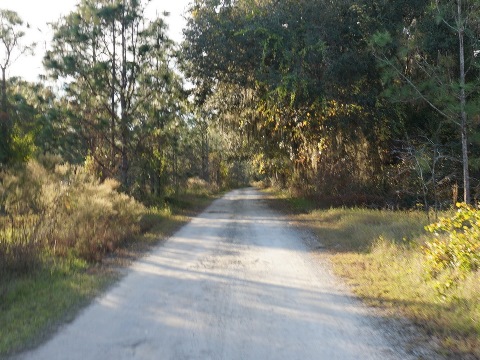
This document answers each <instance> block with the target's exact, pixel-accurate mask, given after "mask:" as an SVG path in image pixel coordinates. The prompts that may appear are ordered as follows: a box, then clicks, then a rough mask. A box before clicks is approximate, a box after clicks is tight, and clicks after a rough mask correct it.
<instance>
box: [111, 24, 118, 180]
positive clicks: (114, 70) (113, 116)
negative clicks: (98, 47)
mask: <svg viewBox="0 0 480 360" xmlns="http://www.w3.org/2000/svg"><path fill="white" fill-rule="evenodd" d="M115 30H116V29H115V18H114V19H113V21H112V45H113V55H112V90H111V94H110V97H111V99H110V101H111V105H110V106H111V110H110V111H111V119H110V142H111V144H110V146H111V147H112V148H111V154H110V158H111V159H110V161H111V165H110V166H111V171H112V173H114V172H115V122H116V113H115V80H116V79H117V64H116V60H117V59H116V58H117V55H116V54H117V46H116V39H115Z"/></svg>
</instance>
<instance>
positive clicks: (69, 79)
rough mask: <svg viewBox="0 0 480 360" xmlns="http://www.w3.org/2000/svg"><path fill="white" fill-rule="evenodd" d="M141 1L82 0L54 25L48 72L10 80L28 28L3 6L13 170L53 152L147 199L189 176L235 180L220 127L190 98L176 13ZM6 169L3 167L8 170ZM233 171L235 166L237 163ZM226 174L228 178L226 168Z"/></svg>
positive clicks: (6, 138)
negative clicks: (150, 14)
mask: <svg viewBox="0 0 480 360" xmlns="http://www.w3.org/2000/svg"><path fill="white" fill-rule="evenodd" d="M146 5H147V2H144V1H140V0H118V1H111V0H81V1H79V2H78V4H77V6H76V8H75V10H74V11H72V12H71V13H69V14H67V15H66V16H64V17H61V18H60V19H58V21H56V22H55V23H54V24H52V28H53V33H54V34H53V38H52V39H51V45H50V49H49V50H48V51H47V52H46V53H45V54H44V59H43V64H44V67H45V69H46V72H47V77H46V78H40V80H39V81H38V82H36V83H32V82H27V81H25V80H22V79H21V78H16V77H12V78H7V77H6V74H7V73H8V70H9V68H10V67H11V65H12V64H13V63H14V61H15V60H16V59H17V58H18V57H19V56H27V55H28V54H25V53H26V52H27V51H35V48H34V46H33V45H32V46H30V45H29V46H25V45H23V43H24V39H25V34H26V33H27V32H28V31H29V28H28V26H27V25H26V24H25V23H24V22H23V20H22V19H21V17H20V16H19V15H18V14H17V13H16V12H13V11H10V10H1V12H0V38H1V40H2V41H1V43H0V48H1V53H2V54H5V56H4V57H3V58H2V59H0V68H1V70H2V75H3V77H2V86H1V126H0V131H1V134H0V136H1V139H2V141H1V148H0V163H1V167H2V168H3V169H4V170H6V169H10V168H15V167H18V166H21V165H22V164H24V163H25V162H26V161H28V160H29V159H32V158H37V157H39V156H44V155H46V154H51V155H56V156H59V157H60V158H61V159H63V161H65V162H68V163H71V164H81V165H85V166H86V167H87V168H88V169H89V171H90V172H91V173H92V174H93V175H95V176H96V177H97V178H98V179H100V180H101V181H102V180H105V179H107V178H113V179H116V180H118V181H119V182H120V183H121V189H122V190H123V191H124V192H127V193H128V194H130V195H133V196H134V197H136V198H137V199H139V200H142V201H146V202H151V203H155V202H158V201H162V199H163V198H164V197H165V196H169V194H174V193H177V192H178V191H179V190H181V189H182V188H183V187H185V185H186V182H187V180H188V179H189V178H193V177H200V178H203V179H205V180H207V181H208V180H209V179H210V178H211V179H213V180H214V182H215V183H216V185H218V186H225V185H226V183H227V181H228V179H227V174H226V172H225V171H223V172H224V173H223V174H222V168H225V167H226V168H227V170H228V165H226V164H225V163H223V162H218V161H216V158H219V156H218V154H219V153H221V141H220V140H219V139H218V137H219V136H218V135H215V134H209V131H210V130H209V129H208V126H206V118H205V117H202V116H200V115H199V114H200V112H198V111H197V110H196V109H195V107H194V105H193V103H192V102H191V101H190V99H189V91H188V89H187V87H186V86H185V80H184V79H183V77H182V75H181V73H180V71H179V70H178V64H179V62H180V61H181V59H180V56H179V49H178V45H177V44H175V43H174V42H173V41H172V40H171V39H169V37H168V36H167V33H166V31H167V22H166V21H167V20H166V19H167V18H168V14H166V13H164V14H161V15H157V16H156V17H155V18H153V19H151V18H147V16H146V14H145V9H146ZM0 170H1V169H0ZM227 172H228V171H227ZM219 174H220V175H221V176H219Z"/></svg>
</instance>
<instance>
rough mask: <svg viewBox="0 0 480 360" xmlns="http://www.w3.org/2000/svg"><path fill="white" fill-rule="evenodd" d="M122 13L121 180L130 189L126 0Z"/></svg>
mask: <svg viewBox="0 0 480 360" xmlns="http://www.w3.org/2000/svg"><path fill="white" fill-rule="evenodd" d="M123 5H124V6H123V14H122V83H121V88H120V108H121V109H120V112H121V141H122V149H121V152H122V164H121V172H120V176H121V181H122V185H123V186H124V187H125V189H128V153H127V152H128V149H127V146H128V131H129V130H128V116H127V115H128V114H127V99H126V95H127V94H126V91H127V41H126V35H125V33H126V31H127V26H126V21H127V20H126V17H125V11H126V8H125V0H124V1H123Z"/></svg>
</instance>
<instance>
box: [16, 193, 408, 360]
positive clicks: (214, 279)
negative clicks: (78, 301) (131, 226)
mask: <svg viewBox="0 0 480 360" xmlns="http://www.w3.org/2000/svg"><path fill="white" fill-rule="evenodd" d="M303 236H304V234H302V233H300V232H299V231H298V230H296V229H294V228H292V227H289V226H288V224H287V222H286V221H285V219H282V217H281V216H280V215H279V214H278V213H276V212H274V211H272V210H270V209H269V208H268V206H267V205H266V203H265V201H264V200H262V195H261V194H260V193H259V192H257V191H256V190H254V189H243V190H236V191H233V192H230V193H228V194H227V195H226V196H225V197H223V198H222V199H219V200H217V201H215V202H214V203H213V204H212V205H211V206H210V207H209V208H208V209H207V210H206V211H205V212H204V213H202V214H201V215H200V216H198V217H197V218H195V219H193V221H192V222H191V223H190V224H189V225H187V226H185V227H184V228H182V229H181V230H180V231H179V232H178V233H177V234H175V236H173V237H172V238H171V239H169V240H168V241H167V242H166V243H165V244H164V245H163V246H160V247H158V248H157V249H155V250H154V251H153V252H152V253H151V254H150V255H148V256H147V257H145V258H143V259H142V260H140V261H138V262H137V263H135V264H134V265H133V266H132V268H131V269H130V270H129V273H128V275H127V276H126V277H125V278H124V279H123V280H122V281H121V282H120V283H119V284H118V285H117V286H116V287H114V288H113V289H112V290H111V291H110V292H108V293H107V294H106V295H104V296H103V297H101V298H99V299H98V300H96V301H95V302H94V303H93V304H92V305H91V306H90V307H88V308H87V309H86V310H85V311H84V312H83V313H82V314H81V315H80V316H79V317H78V318H77V319H76V320H75V321H74V322H72V323H71V324H68V325H66V326H65V327H63V328H62V329H61V330H60V331H59V332H58V334H57V335H56V336H55V337H54V338H52V339H51V340H50V341H49V342H47V343H46V344H45V345H43V346H41V347H40V348H39V349H37V350H35V351H32V352H30V353H26V354H23V355H22V356H21V357H20V358H21V359H35V360H39V359H46V360H47V359H48V360H54V359H62V360H65V359H79V360H85V359H102V360H103V359H172V360H182V359H198V360H207V359H259V360H266V359H279V360H281V359H288V360H292V359H299V360H300V359H301V360H307V359H328V360H333V359H341V360H346V359H381V360H385V359H409V358H410V357H409V355H408V354H406V353H404V352H403V351H402V350H401V349H397V348H393V347H392V346H391V345H390V344H389V343H388V341H387V340H386V339H385V338H384V336H383V331H382V330H379V329H376V325H375V324H376V323H377V321H375V320H372V319H373V317H372V314H371V313H370V312H369V311H368V310H366V309H365V308H364V307H363V306H362V305H361V304H359V303H358V302H357V301H356V300H355V299H354V298H352V296H351V295H349V293H348V292H347V291H346V290H345V289H344V288H343V287H342V286H341V285H337V283H338V281H337V280H336V279H335V278H334V277H333V276H332V275H331V273H330V271H329V269H328V266H327V265H325V264H321V263H319V262H318V261H317V260H315V259H314V258H313V256H312V254H311V252H310V251H309V248H308V246H307V245H306V244H305V243H304V241H303V240H302V237H303Z"/></svg>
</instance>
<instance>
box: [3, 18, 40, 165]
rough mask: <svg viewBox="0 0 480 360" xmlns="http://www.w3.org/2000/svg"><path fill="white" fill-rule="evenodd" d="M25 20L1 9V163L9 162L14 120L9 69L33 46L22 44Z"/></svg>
mask: <svg viewBox="0 0 480 360" xmlns="http://www.w3.org/2000/svg"><path fill="white" fill-rule="evenodd" d="M22 26H23V21H22V19H21V18H20V16H18V14H17V13H16V12H15V11H11V10H4V9H0V70H1V71H2V78H1V92H2V96H1V111H0V138H1V140H2V141H1V145H0V163H3V164H5V163H7V162H9V160H10V158H11V156H12V154H11V151H12V149H11V148H10V147H11V142H12V139H11V136H12V135H11V131H12V121H11V118H10V114H9V108H8V101H7V98H8V96H7V78H6V72H7V69H8V68H9V67H10V66H11V65H12V64H13V63H14V62H15V60H16V59H17V58H18V57H19V56H21V55H22V54H24V53H25V52H26V51H28V50H30V49H32V47H33V45H31V46H22V44H21V43H20V41H21V38H22V37H23V36H24V35H25V32H24V31H23V28H22Z"/></svg>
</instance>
